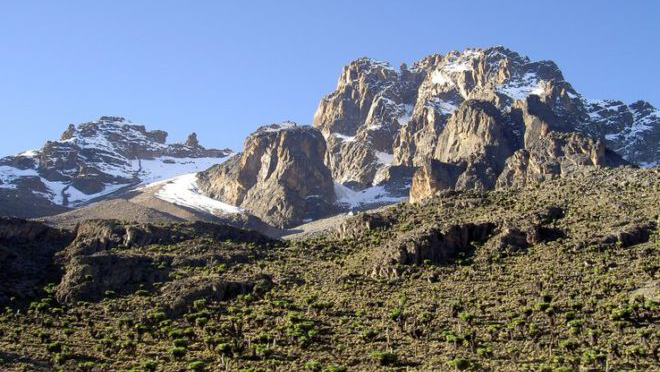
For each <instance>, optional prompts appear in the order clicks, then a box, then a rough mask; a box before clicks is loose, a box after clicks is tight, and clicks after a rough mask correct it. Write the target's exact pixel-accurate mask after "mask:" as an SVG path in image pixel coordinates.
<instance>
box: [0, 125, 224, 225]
mask: <svg viewBox="0 0 660 372" xmlns="http://www.w3.org/2000/svg"><path fill="white" fill-rule="evenodd" d="M166 140H167V133H166V132H164V131H161V130H152V131H149V130H146V128H145V127H144V126H142V125H137V124H133V123H131V122H130V121H128V120H126V119H124V118H120V117H108V116H104V117H101V118H100V119H98V120H95V121H92V122H88V123H84V124H80V125H78V126H75V125H73V124H71V125H69V127H68V129H67V130H66V131H65V132H64V133H63V134H62V136H61V138H60V140H59V141H48V142H47V143H46V144H45V145H44V146H43V147H42V148H41V149H39V150H33V151H26V152H23V153H21V154H18V155H15V156H7V157H4V158H2V159H0V200H1V201H2V203H1V207H0V213H1V214H10V215H15V216H19V217H41V216H44V215H52V214H56V213H61V212H65V211H68V210H70V209H72V208H77V207H81V206H84V205H86V204H89V203H90V202H92V201H98V200H101V199H103V198H107V197H109V196H110V195H113V194H117V193H121V192H122V191H125V190H128V189H131V188H134V187H136V186H138V185H140V184H148V183H151V182H155V181H159V180H163V179H167V178H171V177H174V176H178V175H181V174H185V173H191V172H196V171H200V170H204V169H206V168H208V167H210V166H211V165H213V164H215V163H218V162H221V161H222V160H224V159H225V158H227V157H228V156H229V155H230V154H231V151H230V150H215V149H205V148H204V147H202V146H201V145H200V144H199V142H198V140H197V135H196V134H195V133H192V134H191V135H190V136H189V137H188V139H187V140H186V141H185V142H184V143H174V144H168V143H166Z"/></svg>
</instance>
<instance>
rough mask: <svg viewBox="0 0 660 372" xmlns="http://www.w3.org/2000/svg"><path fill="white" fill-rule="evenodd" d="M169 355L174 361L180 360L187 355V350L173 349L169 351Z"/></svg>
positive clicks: (182, 348)
mask: <svg viewBox="0 0 660 372" xmlns="http://www.w3.org/2000/svg"><path fill="white" fill-rule="evenodd" d="M169 353H170V354H172V356H173V357H174V358H175V359H181V358H183V357H184V356H185V355H186V354H187V353H188V350H187V349H186V348H185V347H173V348H171V349H170V351H169Z"/></svg>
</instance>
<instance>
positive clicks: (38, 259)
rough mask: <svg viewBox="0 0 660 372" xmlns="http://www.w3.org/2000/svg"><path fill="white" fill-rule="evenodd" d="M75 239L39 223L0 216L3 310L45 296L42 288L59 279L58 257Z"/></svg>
mask: <svg viewBox="0 0 660 372" xmlns="http://www.w3.org/2000/svg"><path fill="white" fill-rule="evenodd" d="M73 237H74V236H73V234H72V233H70V232H68V231H66V230H60V229H55V228H52V227H49V226H46V225H44V224H42V223H39V222H33V221H25V220H21V219H18V218H9V217H0V307H2V308H4V306H6V305H10V304H11V305H20V304H24V303H26V302H28V301H29V300H30V299H32V298H34V297H36V296H38V295H43V290H42V288H43V287H44V286H45V285H46V284H48V283H50V282H52V281H56V280H57V279H58V277H59V270H58V268H57V267H56V266H55V265H54V262H53V258H54V256H55V254H56V253H57V252H58V251H60V250H61V249H63V248H64V247H66V246H67V245H68V244H69V243H70V242H71V241H72V239H73Z"/></svg>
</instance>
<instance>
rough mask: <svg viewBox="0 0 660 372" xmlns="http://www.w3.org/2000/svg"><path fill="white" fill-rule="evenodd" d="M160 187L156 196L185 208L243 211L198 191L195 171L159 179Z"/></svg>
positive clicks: (231, 212)
mask: <svg viewBox="0 0 660 372" xmlns="http://www.w3.org/2000/svg"><path fill="white" fill-rule="evenodd" d="M159 184H162V187H161V189H160V190H159V191H158V192H157V193H156V197H157V198H159V199H161V200H164V201H167V202H170V203H173V204H176V205H180V206H183V207H187V208H192V209H195V210H201V211H205V212H209V213H211V214H215V215H218V214H236V213H243V209H241V208H239V207H235V206H233V205H229V204H227V203H223V202H221V201H219V200H215V199H213V198H210V197H208V196H206V195H203V194H202V193H200V192H199V189H198V187H197V173H190V174H184V175H183V176H179V177H176V178H172V179H169V180H166V181H161V182H159Z"/></svg>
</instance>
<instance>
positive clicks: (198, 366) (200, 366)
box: [188, 360, 206, 372]
mask: <svg viewBox="0 0 660 372" xmlns="http://www.w3.org/2000/svg"><path fill="white" fill-rule="evenodd" d="M188 369H189V370H191V371H195V372H199V371H204V370H205V369H206V363H204V362H202V361H199V360H198V361H194V362H190V363H188Z"/></svg>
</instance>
